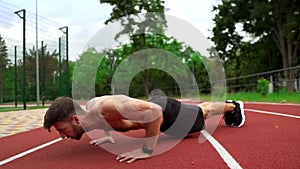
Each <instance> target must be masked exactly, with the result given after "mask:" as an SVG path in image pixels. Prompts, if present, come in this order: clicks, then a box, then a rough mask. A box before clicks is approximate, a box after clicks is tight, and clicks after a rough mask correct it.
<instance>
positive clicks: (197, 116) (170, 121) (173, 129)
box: [150, 97, 204, 136]
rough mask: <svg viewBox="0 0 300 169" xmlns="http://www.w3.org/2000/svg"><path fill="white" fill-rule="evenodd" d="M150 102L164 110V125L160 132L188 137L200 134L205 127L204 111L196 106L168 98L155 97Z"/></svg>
mask: <svg viewBox="0 0 300 169" xmlns="http://www.w3.org/2000/svg"><path fill="white" fill-rule="evenodd" d="M150 102H152V103H155V104H157V105H159V106H160V107H162V109H163V124H162V125H161V127H160V131H161V132H164V133H165V134H167V135H171V136H186V135H188V134H190V133H194V132H199V131H201V130H202V129H203V127H204V118H203V112H202V109H201V108H200V107H198V106H195V105H188V104H183V103H181V102H179V101H177V100H175V99H172V98H167V97H153V98H152V99H150Z"/></svg>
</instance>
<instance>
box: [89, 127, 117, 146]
mask: <svg viewBox="0 0 300 169" xmlns="http://www.w3.org/2000/svg"><path fill="white" fill-rule="evenodd" d="M103 131H104V137H102V138H99V139H95V140H92V141H90V144H92V145H97V146H98V145H101V144H103V143H113V144H114V143H116V142H115V140H114V138H113V137H112V135H111V133H110V131H109V130H106V129H104V130H103Z"/></svg>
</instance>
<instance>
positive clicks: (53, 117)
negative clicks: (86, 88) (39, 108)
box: [44, 97, 84, 132]
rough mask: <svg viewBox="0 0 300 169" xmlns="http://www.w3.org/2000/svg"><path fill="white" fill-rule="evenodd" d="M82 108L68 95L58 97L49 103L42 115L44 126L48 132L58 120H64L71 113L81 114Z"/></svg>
mask: <svg viewBox="0 0 300 169" xmlns="http://www.w3.org/2000/svg"><path fill="white" fill-rule="evenodd" d="M83 112H84V110H83V109H82V108H81V107H80V105H79V104H78V103H76V102H75V101H73V99H72V98H69V97H58V98H56V99H55V100H54V102H53V103H52V104H51V106H50V107H49V109H48V110H47V112H46V114H45V116H44V128H45V129H48V131H49V132H50V128H51V126H52V125H53V124H54V123H56V122H59V121H65V120H67V119H68V118H70V116H71V115H75V114H76V113H79V114H82V113H83Z"/></svg>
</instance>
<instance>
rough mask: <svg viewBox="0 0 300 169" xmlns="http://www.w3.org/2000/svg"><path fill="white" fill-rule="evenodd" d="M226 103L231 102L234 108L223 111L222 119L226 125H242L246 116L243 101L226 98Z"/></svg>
mask: <svg viewBox="0 0 300 169" xmlns="http://www.w3.org/2000/svg"><path fill="white" fill-rule="evenodd" d="M226 103H233V104H234V105H235V108H234V109H233V111H232V112H225V113H224V116H223V118H224V121H225V124H226V125H227V126H233V127H242V126H243V125H244V123H245V120H246V117H245V113H244V103H243V102H242V101H232V100H227V101H226Z"/></svg>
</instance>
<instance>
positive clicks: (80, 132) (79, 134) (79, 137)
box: [72, 125, 84, 140]
mask: <svg viewBox="0 0 300 169" xmlns="http://www.w3.org/2000/svg"><path fill="white" fill-rule="evenodd" d="M72 127H73V129H74V130H75V131H76V136H75V137H74V139H75V140H80V139H81V137H82V135H83V133H84V130H83V129H82V128H81V127H79V126H75V125H73V126H72Z"/></svg>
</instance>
